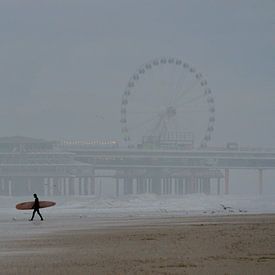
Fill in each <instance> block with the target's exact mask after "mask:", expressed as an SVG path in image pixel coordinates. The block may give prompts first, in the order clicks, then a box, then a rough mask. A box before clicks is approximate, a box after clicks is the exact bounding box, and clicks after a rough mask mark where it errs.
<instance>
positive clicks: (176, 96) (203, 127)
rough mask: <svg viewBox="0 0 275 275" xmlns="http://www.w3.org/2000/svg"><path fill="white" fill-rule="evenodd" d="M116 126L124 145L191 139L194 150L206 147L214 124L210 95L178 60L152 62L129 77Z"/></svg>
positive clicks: (195, 74) (201, 79)
mask: <svg viewBox="0 0 275 275" xmlns="http://www.w3.org/2000/svg"><path fill="white" fill-rule="evenodd" d="M120 122H121V132H122V136H123V140H124V141H125V142H126V143H128V144H139V143H141V142H144V141H146V140H147V141H148V140H151V141H152V140H155V141H165V140H166V141H167V140H169V139H175V137H179V136H181V137H186V136H189V137H190V136H192V142H193V146H194V147H206V146H207V143H208V142H209V141H210V140H211V136H212V133H213V130H214V123H215V105H214V98H213V95H212V91H211V89H210V88H209V87H208V85H207V81H206V79H205V78H204V77H203V75H202V74H201V73H200V72H198V71H196V69H195V68H194V67H192V66H191V65H189V64H188V63H186V62H184V61H183V60H182V59H179V58H174V57H161V58H156V59H153V60H151V61H149V62H146V63H145V64H143V65H142V66H140V67H139V68H138V70H137V71H136V72H135V73H134V74H133V75H132V76H131V77H130V79H129V81H128V83H127V85H126V88H125V90H124V92H123V95H122V101H121V119H120Z"/></svg>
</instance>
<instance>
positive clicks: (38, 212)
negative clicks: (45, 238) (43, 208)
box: [36, 209, 43, 221]
mask: <svg viewBox="0 0 275 275" xmlns="http://www.w3.org/2000/svg"><path fill="white" fill-rule="evenodd" d="M36 211H37V214H38V215H39V217H40V219H41V221H43V217H42V215H41V214H40V211H39V209H37V210H36Z"/></svg>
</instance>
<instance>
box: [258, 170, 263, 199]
mask: <svg viewBox="0 0 275 275" xmlns="http://www.w3.org/2000/svg"><path fill="white" fill-rule="evenodd" d="M259 194H260V195H262V194H263V169H259Z"/></svg>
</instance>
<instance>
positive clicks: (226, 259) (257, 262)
mask: <svg viewBox="0 0 275 275" xmlns="http://www.w3.org/2000/svg"><path fill="white" fill-rule="evenodd" d="M81 223H85V221H81V222H80V223H79V230H66V231H62V230H61V229H60V230H57V232H52V233H48V234H40V235H39V234H38V235H35V236H33V237H29V238H22V239H20V238H19V239H18V240H7V241H5V240H1V241H0V245H1V246H0V252H1V254H0V267H1V268H0V274H5V275H7V274H40V275H42V274H66V275H68V274H275V215H243V216H224V217H194V218H191V217H188V218H187V217H182V218H172V217H171V218H169V217H168V218H165V219H162V218H159V219H156V218H155V219H150V218H148V219H140V220H135V221H134V222H133V221H129V224H128V223H125V222H123V223H122V224H119V225H117V223H116V221H115V220H113V224H112V223H110V224H108V226H102V228H98V227H92V228H90V229H87V227H83V228H84V229H81V228H82V225H81Z"/></svg>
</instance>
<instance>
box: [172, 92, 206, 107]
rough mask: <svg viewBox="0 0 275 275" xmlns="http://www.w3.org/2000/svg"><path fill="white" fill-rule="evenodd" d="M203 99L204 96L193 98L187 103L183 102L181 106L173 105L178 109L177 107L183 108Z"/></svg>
mask: <svg viewBox="0 0 275 275" xmlns="http://www.w3.org/2000/svg"><path fill="white" fill-rule="evenodd" d="M203 97H204V95H199V96H197V97H195V98H192V99H190V100H188V101H185V102H183V103H182V104H177V105H175V107H176V108H178V107H181V106H184V105H186V104H190V103H193V102H195V101H197V100H199V99H201V98H203Z"/></svg>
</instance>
